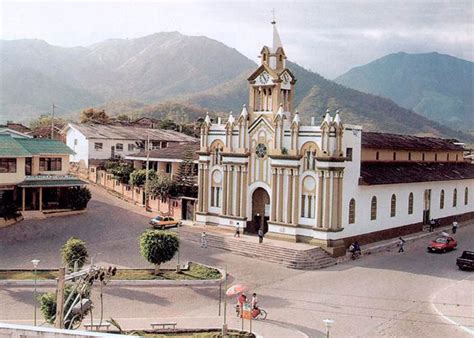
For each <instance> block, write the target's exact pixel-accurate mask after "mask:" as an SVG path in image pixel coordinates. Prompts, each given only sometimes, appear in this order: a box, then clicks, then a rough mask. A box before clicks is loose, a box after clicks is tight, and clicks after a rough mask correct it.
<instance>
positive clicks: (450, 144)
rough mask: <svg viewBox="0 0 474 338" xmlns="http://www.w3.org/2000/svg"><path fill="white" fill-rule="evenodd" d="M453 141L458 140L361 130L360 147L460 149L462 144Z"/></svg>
mask: <svg viewBox="0 0 474 338" xmlns="http://www.w3.org/2000/svg"><path fill="white" fill-rule="evenodd" d="M455 142H458V141H457V140H448V139H442V138H436V137H420V136H412V135H399V134H386V133H375V132H362V148H371V149H397V150H425V151H430V150H432V151H434V150H458V151H462V150H463V148H462V146H460V145H456V144H454V143H455Z"/></svg>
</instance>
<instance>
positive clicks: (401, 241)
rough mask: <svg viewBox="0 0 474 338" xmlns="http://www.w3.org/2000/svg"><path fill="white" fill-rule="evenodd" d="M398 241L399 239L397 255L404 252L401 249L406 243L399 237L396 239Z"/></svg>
mask: <svg viewBox="0 0 474 338" xmlns="http://www.w3.org/2000/svg"><path fill="white" fill-rule="evenodd" d="M398 239H399V242H398V246H399V247H400V248H399V249H398V253H401V252H405V250H404V249H403V246H404V245H405V242H406V241H405V240H404V239H403V238H401V237H398Z"/></svg>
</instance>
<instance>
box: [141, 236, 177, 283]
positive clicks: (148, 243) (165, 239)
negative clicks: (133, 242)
mask: <svg viewBox="0 0 474 338" xmlns="http://www.w3.org/2000/svg"><path fill="white" fill-rule="evenodd" d="M139 242H140V253H141V254H142V256H143V258H145V259H146V260H147V261H148V262H150V263H151V264H154V265H155V274H157V273H158V272H159V271H160V264H162V263H165V262H168V261H170V260H171V259H172V258H173V257H174V255H175V254H176V252H177V251H178V249H179V239H178V236H177V235H176V234H175V233H173V232H169V231H161V230H147V231H145V232H144V233H143V234H142V235H141V236H140V237H139Z"/></svg>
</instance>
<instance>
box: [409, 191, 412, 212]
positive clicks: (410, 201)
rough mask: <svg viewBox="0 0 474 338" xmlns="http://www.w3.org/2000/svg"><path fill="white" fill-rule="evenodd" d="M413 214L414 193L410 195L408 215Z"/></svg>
mask: <svg viewBox="0 0 474 338" xmlns="http://www.w3.org/2000/svg"><path fill="white" fill-rule="evenodd" d="M411 214H413V193H412V192H411V193H410V195H408V215H411Z"/></svg>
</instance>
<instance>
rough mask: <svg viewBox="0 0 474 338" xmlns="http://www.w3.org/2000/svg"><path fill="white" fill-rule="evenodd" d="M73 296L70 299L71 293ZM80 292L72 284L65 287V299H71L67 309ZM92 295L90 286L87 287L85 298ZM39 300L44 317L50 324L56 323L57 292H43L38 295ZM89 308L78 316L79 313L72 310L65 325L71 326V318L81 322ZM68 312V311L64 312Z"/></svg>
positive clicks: (83, 294)
mask: <svg viewBox="0 0 474 338" xmlns="http://www.w3.org/2000/svg"><path fill="white" fill-rule="evenodd" d="M71 293H72V297H71V298H70V299H69V295H71ZM78 294H79V292H78V290H77V289H73V288H72V286H71V285H67V286H66V287H65V288H64V299H65V300H67V299H69V302H68V303H67V304H65V307H64V308H65V309H66V310H68V309H69V308H70V306H71V305H72V303H73V302H74V300H75V299H76V297H77V296H78ZM89 296H90V288H86V289H85V291H84V292H83V293H82V297H83V298H89ZM38 301H39V304H40V311H41V313H42V314H43V317H44V319H45V321H46V322H48V323H49V324H51V325H52V324H54V320H55V317H56V307H57V301H56V292H48V293H43V294H42V295H40V296H39V297H38ZM89 310H90V309H88V310H87V311H85V312H84V313H82V315H81V316H78V315H77V314H73V313H72V312H71V313H70V315H69V316H68V317H67V318H66V319H65V321H64V325H65V327H69V324H70V322H71V320H74V324H77V323H80V322H81V321H82V319H83V318H84V317H85V316H86V315H87V314H88V313H89ZM64 314H66V313H64Z"/></svg>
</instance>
